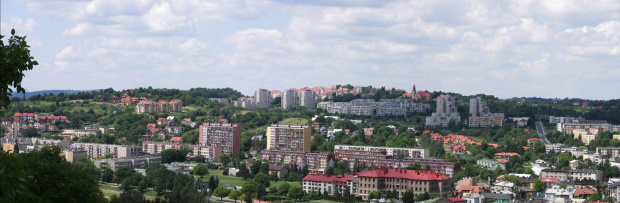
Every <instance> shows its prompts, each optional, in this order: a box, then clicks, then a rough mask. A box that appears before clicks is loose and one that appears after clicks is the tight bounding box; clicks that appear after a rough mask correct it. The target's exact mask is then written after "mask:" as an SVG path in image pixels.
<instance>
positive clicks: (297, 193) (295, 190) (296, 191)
mask: <svg viewBox="0 0 620 203" xmlns="http://www.w3.org/2000/svg"><path fill="white" fill-rule="evenodd" d="M288 196H289V197H290V198H291V199H294V200H300V199H301V198H303V197H304V190H303V189H302V188H301V187H300V186H295V187H292V188H291V189H290V190H289V191H288Z"/></svg>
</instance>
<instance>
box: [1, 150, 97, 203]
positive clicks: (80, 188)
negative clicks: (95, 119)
mask: <svg viewBox="0 0 620 203" xmlns="http://www.w3.org/2000/svg"><path fill="white" fill-rule="evenodd" d="M60 152H61V150H60V148H58V147H45V148H43V149H42V150H41V151H39V152H30V153H26V154H19V155H14V154H7V153H5V152H0V166H1V168H0V171H2V172H0V179H1V180H2V181H0V182H1V183H0V184H1V185H2V188H1V189H0V190H1V191H2V194H0V199H1V200H3V201H2V202H40V201H46V202H105V198H104V197H103V193H101V191H100V190H99V187H98V186H97V182H96V178H95V177H94V176H92V175H90V174H89V173H87V172H85V171H82V170H80V169H78V168H77V167H76V166H74V165H72V164H71V163H68V162H66V161H65V159H64V157H61V156H60ZM8 165H12V166H10V167H9V166H8ZM13 170H19V171H13ZM22 175H24V176H22ZM11 176H13V177H17V180H14V178H13V177H11ZM29 177H31V178H29ZM20 178H21V179H24V180H26V181H25V182H24V181H20ZM5 184H14V185H5ZM5 186H6V187H5ZM13 188H15V189H13ZM5 191H6V193H5ZM18 194H23V195H18ZM5 200H6V201H5Z"/></svg>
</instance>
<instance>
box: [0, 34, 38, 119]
mask: <svg viewBox="0 0 620 203" xmlns="http://www.w3.org/2000/svg"><path fill="white" fill-rule="evenodd" d="M2 38H4V36H3V35H0V67H2V76H0V116H2V114H4V112H5V111H6V110H7V109H8V108H9V104H10V103H11V100H10V97H11V96H12V92H13V89H12V88H15V90H16V91H17V93H23V94H26V90H25V89H24V88H23V87H22V79H23V78H24V76H25V75H24V71H28V70H32V68H33V67H34V66H36V65H39V63H38V62H37V61H35V60H34V57H32V56H30V49H29V48H30V46H29V45H28V43H27V42H26V36H18V35H15V29H11V38H9V41H8V42H9V44H8V45H5V44H4V40H3V39H2ZM11 87H12V88H11Z"/></svg>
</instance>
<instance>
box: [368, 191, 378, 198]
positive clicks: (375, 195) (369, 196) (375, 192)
mask: <svg viewBox="0 0 620 203" xmlns="http://www.w3.org/2000/svg"><path fill="white" fill-rule="evenodd" d="M368 199H381V192H380V191H378V190H374V191H372V192H370V194H368Z"/></svg>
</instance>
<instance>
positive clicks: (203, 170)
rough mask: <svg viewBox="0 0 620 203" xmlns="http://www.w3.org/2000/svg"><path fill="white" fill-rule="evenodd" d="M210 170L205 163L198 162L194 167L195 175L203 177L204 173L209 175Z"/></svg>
mask: <svg viewBox="0 0 620 203" xmlns="http://www.w3.org/2000/svg"><path fill="white" fill-rule="evenodd" d="M208 173H209V171H208V170H207V167H206V166H205V165H204V164H198V165H196V166H195V167H194V175H198V176H200V178H202V177H203V176H204V175H207V174H208Z"/></svg>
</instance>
